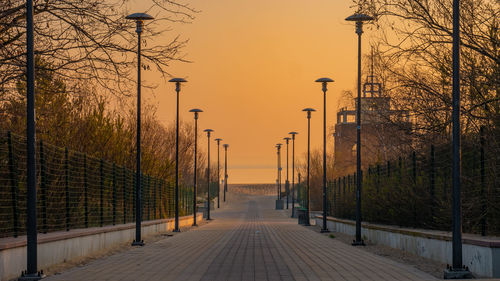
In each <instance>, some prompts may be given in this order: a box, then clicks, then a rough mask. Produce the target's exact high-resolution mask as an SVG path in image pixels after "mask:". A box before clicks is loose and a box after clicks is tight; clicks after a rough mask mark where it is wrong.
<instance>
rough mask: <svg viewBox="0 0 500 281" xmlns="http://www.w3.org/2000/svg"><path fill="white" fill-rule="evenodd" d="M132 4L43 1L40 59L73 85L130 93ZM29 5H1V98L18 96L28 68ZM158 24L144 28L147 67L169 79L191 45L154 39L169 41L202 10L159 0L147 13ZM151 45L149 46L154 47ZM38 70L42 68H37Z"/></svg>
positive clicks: (38, 8) (37, 8) (37, 14)
mask: <svg viewBox="0 0 500 281" xmlns="http://www.w3.org/2000/svg"><path fill="white" fill-rule="evenodd" d="M127 2H128V1H126V0H105V1H100V0H88V1H80V0H38V1H35V4H34V23H35V55H36V56H37V57H38V58H40V59H42V60H43V61H47V62H50V64H44V65H43V67H50V69H48V70H50V71H53V72H55V73H56V74H57V75H59V76H60V77H62V78H64V79H65V80H66V82H67V83H69V81H75V80H79V81H84V82H85V83H93V84H94V85H97V86H98V87H99V88H102V89H105V90H108V91H110V92H112V93H114V94H120V95H122V94H127V93H128V90H129V86H130V85H131V83H129V82H131V81H135V80H134V78H135V76H134V75H133V74H135V71H134V70H135V68H134V67H133V66H134V64H135V63H136V62H135V61H134V60H135V50H136V48H137V37H136V36H137V35H136V34H135V28H134V27H135V25H134V23H132V22H130V21H127V20H125V19H124V17H125V16H126V15H127V13H129V12H128V11H127V10H126V3H127ZM25 10H26V9H25V1H21V0H0V73H1V75H0V93H2V98H3V99H5V95H6V93H8V92H10V93H12V91H11V90H12V88H13V85H15V82H16V81H18V80H19V79H20V78H21V77H23V75H24V68H25V48H26V46H25V45H26V44H25V41H26V39H25V36H26V34H25V32H26V28H25V26H26V23H25ZM147 12H148V13H151V14H152V15H153V16H154V17H155V18H156V19H155V20H154V21H152V22H148V23H147V28H145V29H144V35H143V38H144V40H143V41H142V42H141V44H143V45H144V49H143V52H142V55H143V57H144V58H145V60H144V64H143V65H142V67H143V68H145V69H149V68H150V67H154V68H156V69H157V70H158V71H159V72H160V73H162V74H163V75H168V70H167V67H168V66H169V64H170V62H172V61H173V60H180V61H185V59H184V57H183V55H182V54H181V52H180V51H181V49H182V47H184V46H185V44H186V43H187V40H185V39H180V37H179V36H178V35H171V37H172V38H171V41H170V42H169V43H168V44H165V45H154V44H152V43H151V40H150V38H152V37H160V36H165V33H166V32H167V31H169V23H175V22H190V21H191V20H193V19H194V15H195V14H196V13H197V11H196V10H194V9H193V8H191V7H190V6H188V5H187V4H181V3H178V2H175V1H171V0H154V1H152V4H151V6H150V7H149V8H148V9H147ZM148 43H149V44H148ZM37 67H42V66H41V65H37Z"/></svg>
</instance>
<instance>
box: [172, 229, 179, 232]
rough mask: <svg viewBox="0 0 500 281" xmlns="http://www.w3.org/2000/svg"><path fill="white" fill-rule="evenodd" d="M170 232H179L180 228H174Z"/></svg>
mask: <svg viewBox="0 0 500 281" xmlns="http://www.w3.org/2000/svg"><path fill="white" fill-rule="evenodd" d="M172 232H181V230H180V229H174V230H173V231H172Z"/></svg>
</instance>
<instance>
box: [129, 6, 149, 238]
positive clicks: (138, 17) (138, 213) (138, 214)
mask: <svg viewBox="0 0 500 281" xmlns="http://www.w3.org/2000/svg"><path fill="white" fill-rule="evenodd" d="M125 18H126V19H128V20H133V21H135V23H136V27H137V28H136V32H137V132H136V133H137V135H136V146H137V152H136V180H135V240H134V241H133V242H132V246H144V241H142V239H141V220H142V210H141V193H142V192H141V67H142V65H141V33H142V25H143V22H144V21H145V20H152V19H153V17H152V16H150V15H148V14H144V13H135V14H131V15H128V16H126V17H125Z"/></svg>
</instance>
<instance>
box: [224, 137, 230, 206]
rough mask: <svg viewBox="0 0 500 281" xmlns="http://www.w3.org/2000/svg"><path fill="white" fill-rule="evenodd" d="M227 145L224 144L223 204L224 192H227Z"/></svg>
mask: <svg viewBox="0 0 500 281" xmlns="http://www.w3.org/2000/svg"><path fill="white" fill-rule="evenodd" d="M228 147H229V144H227V143H225V144H224V202H226V191H227V148H228Z"/></svg>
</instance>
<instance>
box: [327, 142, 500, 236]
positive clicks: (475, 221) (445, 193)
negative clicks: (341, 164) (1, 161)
mask: <svg viewBox="0 0 500 281" xmlns="http://www.w3.org/2000/svg"><path fill="white" fill-rule="evenodd" d="M498 152H499V151H498V145H497V144H496V140H494V139H492V140H490V141H489V142H488V141H487V140H486V138H485V137H484V134H483V133H481V136H477V138H476V139H472V140H467V141H464V142H463V147H462V179H461V183H462V185H461V187H462V188H461V192H462V221H463V231H464V232H466V233H475V234H481V235H500V181H499V172H500V155H499V153H498ZM451 165H452V155H451V149H450V147H449V145H441V146H437V145H436V146H434V145H429V147H428V148H426V149H422V150H420V151H418V152H412V153H410V154H409V155H406V156H405V157H399V158H398V159H396V160H393V161H388V162H386V163H379V164H377V165H372V166H370V167H369V168H368V169H365V170H364V171H363V173H362V177H363V180H362V182H363V189H362V216H363V220H364V221H368V222H373V223H381V224H389V225H398V226H402V227H414V228H425V229H437V230H446V231H449V230H450V229H451V222H452V220H451V215H452V197H451V194H452V191H451V190H452V182H451V172H452V167H451ZM356 176H357V175H356V174H355V173H354V174H350V175H346V176H342V177H338V178H336V179H335V180H333V181H331V182H329V184H328V190H327V198H328V200H327V202H328V206H327V212H328V215H330V216H334V217H338V218H345V219H355V206H356V195H355V191H356Z"/></svg>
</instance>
